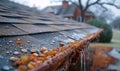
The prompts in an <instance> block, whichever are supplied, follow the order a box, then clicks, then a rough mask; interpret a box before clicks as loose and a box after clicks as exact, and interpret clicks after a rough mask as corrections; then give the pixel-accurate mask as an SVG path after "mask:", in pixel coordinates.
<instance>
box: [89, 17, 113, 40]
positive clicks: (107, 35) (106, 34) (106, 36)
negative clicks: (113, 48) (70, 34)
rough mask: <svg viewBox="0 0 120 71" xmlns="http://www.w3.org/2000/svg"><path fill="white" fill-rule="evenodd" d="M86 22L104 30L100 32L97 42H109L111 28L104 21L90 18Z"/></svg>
mask: <svg viewBox="0 0 120 71" xmlns="http://www.w3.org/2000/svg"><path fill="white" fill-rule="evenodd" d="M87 24H90V25H93V26H96V27H98V28H102V29H103V30H104V31H103V32H102V33H101V34H100V38H99V42H111V39H112V34H113V33H112V28H111V26H110V25H108V24H107V23H105V22H102V21H99V20H96V19H94V20H91V21H89V22H87Z"/></svg>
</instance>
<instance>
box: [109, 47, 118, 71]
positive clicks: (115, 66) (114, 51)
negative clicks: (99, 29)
mask: <svg viewBox="0 0 120 71" xmlns="http://www.w3.org/2000/svg"><path fill="white" fill-rule="evenodd" d="M108 54H109V55H110V56H112V57H114V58H116V59H117V61H116V62H115V64H110V65H109V66H108V70H116V71H120V48H113V49H112V50H111V51H110V52H109V53H108Z"/></svg>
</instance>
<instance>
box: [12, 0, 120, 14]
mask: <svg viewBox="0 0 120 71" xmlns="http://www.w3.org/2000/svg"><path fill="white" fill-rule="evenodd" d="M11 1H14V2H17V3H20V4H24V5H27V6H30V7H34V6H35V7H37V8H38V9H43V8H45V7H47V6H50V5H61V3H60V2H51V1H52V0H11ZM108 8H109V9H111V10H112V11H113V13H114V14H115V15H116V16H120V10H118V9H116V8H115V7H112V6H108Z"/></svg>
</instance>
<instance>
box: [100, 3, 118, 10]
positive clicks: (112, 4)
mask: <svg viewBox="0 0 120 71" xmlns="http://www.w3.org/2000/svg"><path fill="white" fill-rule="evenodd" d="M98 4H101V5H105V4H106V5H111V6H114V7H116V8H117V9H120V7H119V6H117V5H115V4H114V3H106V2H102V3H98Z"/></svg>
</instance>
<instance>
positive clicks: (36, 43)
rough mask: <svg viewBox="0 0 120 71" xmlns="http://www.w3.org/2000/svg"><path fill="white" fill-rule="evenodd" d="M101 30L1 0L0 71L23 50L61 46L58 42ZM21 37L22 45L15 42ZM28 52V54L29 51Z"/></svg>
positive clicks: (72, 39) (65, 41) (76, 38)
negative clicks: (16, 52) (16, 53)
mask: <svg viewBox="0 0 120 71" xmlns="http://www.w3.org/2000/svg"><path fill="white" fill-rule="evenodd" d="M98 30H99V29H98V28H96V27H93V26H89V25H86V24H84V23H78V22H76V21H73V20H64V19H62V18H60V17H58V16H55V15H52V14H48V13H41V12H40V11H38V10H36V9H33V8H29V7H27V6H23V5H20V4H17V3H14V2H10V1H8V0H0V71H1V70H2V68H4V66H10V67H11V68H12V65H11V62H10V60H9V58H10V57H12V56H17V55H15V54H14V52H15V51H18V52H19V53H20V54H19V55H23V53H22V52H21V49H27V50H28V52H27V53H29V51H30V50H31V49H32V48H35V49H37V50H38V49H41V48H42V47H47V48H48V49H52V48H59V43H60V42H62V43H64V44H67V43H68V42H70V41H74V40H78V39H80V38H83V37H84V36H85V35H86V34H90V33H95V32H97V31H98ZM18 39H19V40H21V42H22V44H23V45H22V46H20V45H18V44H17V43H16V41H17V40H18ZM27 53H26V54H27Z"/></svg>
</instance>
